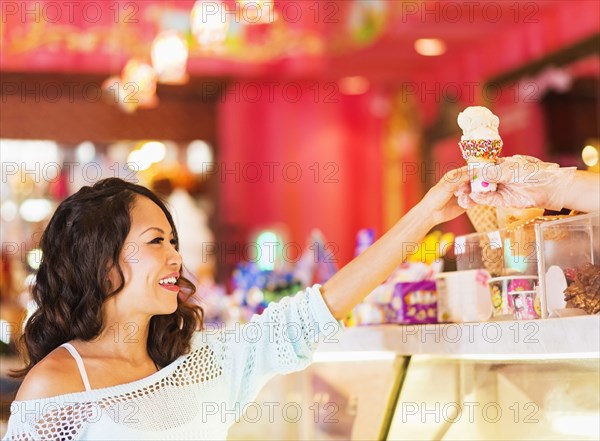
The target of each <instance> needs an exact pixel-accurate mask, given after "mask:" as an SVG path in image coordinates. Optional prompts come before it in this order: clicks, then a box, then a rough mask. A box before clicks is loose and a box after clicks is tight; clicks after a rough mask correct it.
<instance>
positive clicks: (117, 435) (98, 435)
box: [5, 285, 343, 440]
mask: <svg viewBox="0 0 600 441" xmlns="http://www.w3.org/2000/svg"><path fill="white" fill-rule="evenodd" d="M341 329H343V325H342V324H341V322H338V321H336V320H335V318H334V317H333V316H332V314H331V312H330V311H329V308H328V307H327V305H326V304H325V302H324V300H323V298H322V296H321V293H320V291H319V286H318V285H315V286H313V287H312V288H307V289H306V290H305V291H302V292H299V293H298V294H296V295H295V296H293V297H286V298H284V299H282V300H281V301H279V302H277V303H271V304H270V305H269V306H268V307H267V308H266V309H265V311H264V312H263V313H262V314H261V315H260V316H259V315H255V316H254V317H253V318H252V320H251V321H250V322H249V323H247V324H245V325H243V326H238V327H237V329H225V328H218V329H209V328H207V329H205V330H204V331H201V332H197V333H196V334H195V335H194V337H193V340H192V349H191V351H190V352H189V353H188V354H186V355H182V356H181V357H179V358H178V359H177V360H175V361H174V362H173V363H171V364H169V365H168V366H165V367H164V368H163V369H161V370H160V371H158V372H156V373H154V374H152V375H150V376H149V377H146V378H143V379H141V380H137V381H134V382H131V383H126V384H121V385H117V386H111V387H107V388H102V389H94V390H89V391H85V392H77V393H71V394H65V395H59V396H56V397H51V398H43V399H39V400H26V401H14V402H13V403H12V404H11V416H10V419H9V421H8V429H7V434H6V437H5V439H10V440H32V439H44V440H50V439H51V440H56V439H60V440H76V439H77V440H79V439H86V440H88V439H89V440H107V439H119V440H125V439H127V440H130V439H139V440H141V439H143V440H149V439H160V440H168V439H171V440H175V439H177V440H184V439H188V440H189V439H198V440H200V439H202V440H204V439H210V440H217V439H226V436H227V430H228V429H229V427H230V426H231V425H232V424H233V423H235V421H236V420H237V419H239V418H240V417H241V416H242V412H243V410H244V407H245V406H246V405H247V404H248V403H250V402H251V401H252V400H253V399H254V398H255V397H256V395H257V394H258V392H259V390H260V389H261V388H262V387H263V386H264V385H265V383H266V382H267V381H268V380H269V379H270V378H271V377H273V376H274V375H275V374H285V373H289V372H293V371H298V370H301V369H303V368H305V367H306V366H308V364H309V363H310V361H311V359H312V355H313V353H314V351H315V349H316V347H317V343H318V341H319V339H320V338H323V337H328V338H330V337H332V336H334V335H335V334H337V333H338V331H340V330H341Z"/></svg>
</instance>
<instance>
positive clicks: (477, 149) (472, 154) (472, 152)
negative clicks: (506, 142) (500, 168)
mask: <svg viewBox="0 0 600 441" xmlns="http://www.w3.org/2000/svg"><path fill="white" fill-rule="evenodd" d="M458 145H459V146H460V150H461V151H462V155H463V158H464V159H465V160H468V159H469V158H486V159H493V160H494V161H495V160H496V159H498V156H500V152H501V151H502V140H501V139H468V140H466V141H460V142H459V143H458Z"/></svg>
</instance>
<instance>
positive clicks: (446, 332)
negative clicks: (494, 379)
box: [318, 315, 600, 358]
mask: <svg viewBox="0 0 600 441" xmlns="http://www.w3.org/2000/svg"><path fill="white" fill-rule="evenodd" d="M351 351H352V352H354V351H388V352H393V353H396V354H398V355H420V354H429V355H442V356H451V357H454V356H464V355H467V356H468V355H473V356H476V355H479V356H485V355H490V356H494V355H496V356H510V355H514V356H516V358H522V356H527V355H531V356H535V355H545V356H548V358H552V357H553V356H557V357H567V358H577V357H578V355H579V356H585V357H590V356H592V357H594V356H600V316H599V315H586V316H577V317H563V318H551V319H543V320H530V321H525V320H523V321H497V322H481V323H477V322H473V323H452V324H435V325H433V324H432V325H376V326H359V327H354V328H348V329H347V330H346V331H345V332H344V333H342V334H341V335H339V336H334V337H329V338H326V339H325V341H323V342H322V343H321V344H320V345H319V349H318V353H321V354H323V353H334V352H351ZM538 358H539V357H538Z"/></svg>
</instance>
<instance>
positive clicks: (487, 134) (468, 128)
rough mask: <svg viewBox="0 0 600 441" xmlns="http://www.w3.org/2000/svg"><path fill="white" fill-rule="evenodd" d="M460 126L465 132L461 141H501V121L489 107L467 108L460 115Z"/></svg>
mask: <svg viewBox="0 0 600 441" xmlns="http://www.w3.org/2000/svg"><path fill="white" fill-rule="evenodd" d="M458 125H459V126H460V128H461V129H462V131H463V136H462V137H461V138H460V139H461V141H466V140H475V139H492V140H493V139H501V138H500V135H499V134H498V126H499V125H500V119H499V118H498V117H497V116H496V115H494V114H493V113H492V112H491V111H490V110H489V109H488V108H487V107H482V106H472V107H467V108H466V109H465V110H464V112H461V113H459V114H458Z"/></svg>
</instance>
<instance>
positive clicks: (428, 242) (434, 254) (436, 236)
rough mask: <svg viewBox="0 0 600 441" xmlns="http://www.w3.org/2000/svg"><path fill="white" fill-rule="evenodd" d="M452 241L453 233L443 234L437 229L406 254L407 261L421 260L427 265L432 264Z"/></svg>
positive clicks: (448, 247) (441, 255)
mask: <svg viewBox="0 0 600 441" xmlns="http://www.w3.org/2000/svg"><path fill="white" fill-rule="evenodd" d="M453 241H454V234H453V233H444V234H443V233H442V232H441V231H438V230H436V231H433V232H432V233H430V234H428V235H427V236H426V237H425V239H423V241H422V242H421V243H420V244H419V245H418V246H417V247H416V248H415V249H414V250H411V251H412V252H410V253H409V255H408V256H407V261H408V262H423V263H425V264H427V265H432V264H433V263H434V262H436V261H439V259H440V258H441V257H443V256H444V255H445V254H446V252H447V251H448V250H449V249H450V248H451V245H452V243H453Z"/></svg>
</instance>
